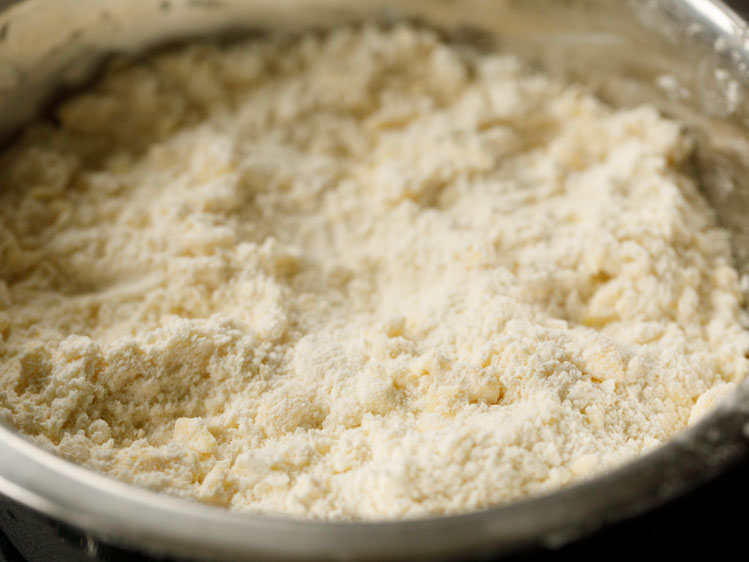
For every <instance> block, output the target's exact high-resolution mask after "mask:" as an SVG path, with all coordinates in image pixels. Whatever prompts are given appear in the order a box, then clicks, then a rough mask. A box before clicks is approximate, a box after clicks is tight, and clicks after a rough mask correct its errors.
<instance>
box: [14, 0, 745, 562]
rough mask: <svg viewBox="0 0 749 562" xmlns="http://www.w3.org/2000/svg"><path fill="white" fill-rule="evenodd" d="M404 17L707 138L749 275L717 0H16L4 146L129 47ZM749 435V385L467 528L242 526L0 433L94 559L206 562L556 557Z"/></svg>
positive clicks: (709, 171)
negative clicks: (707, 411) (671, 429)
mask: <svg viewBox="0 0 749 562" xmlns="http://www.w3.org/2000/svg"><path fill="white" fill-rule="evenodd" d="M399 18H418V19H422V20H425V21H427V22H430V23H433V24H434V25H436V26H439V27H441V28H443V29H445V30H446V31H447V32H450V33H453V34H455V35H457V36H460V38H461V40H465V41H471V42H475V43H476V44H477V45H479V46H480V47H482V48H494V47H499V48H501V49H504V50H508V51H513V52H517V53H519V54H521V55H522V56H524V57H527V58H528V59H529V60H531V61H533V63H534V64H537V65H538V66H540V67H543V68H544V69H546V70H547V71H549V72H552V73H554V74H558V75H562V76H564V77H567V78H571V79H575V80H579V81H581V82H584V83H586V84H587V85H588V86H590V87H591V88H592V89H594V90H595V91H596V92H597V93H598V94H599V95H600V96H601V97H602V98H604V99H606V100H608V101H610V102H611V103H613V104H616V105H622V106H627V105H633V104H637V103H640V102H649V103H653V104H655V105H656V106H658V107H659V108H661V110H662V111H664V112H665V113H667V114H669V115H672V116H674V117H676V118H678V119H681V120H682V121H683V122H685V123H686V124H687V125H688V126H689V127H690V128H691V129H692V131H693V133H694V135H695V137H696V138H697V142H698V150H697V155H696V157H695V159H694V167H695V171H696V173H697V174H699V177H700V179H701V182H702V186H703V188H704V192H705V194H706V196H707V197H708V199H709V200H710V202H711V203H712V204H713V206H714V207H715V209H716V210H717V212H718V216H719V218H720V220H721V222H722V223H723V225H724V226H726V227H727V228H728V229H729V230H730V231H731V232H732V234H733V243H734V249H735V256H736V263H737V266H738V267H739V269H740V270H741V271H742V272H743V273H746V272H749V221H746V220H745V217H747V216H749V215H748V213H749V102H748V101H747V99H746V98H745V93H746V92H747V89H748V88H749V30H748V29H747V26H746V25H745V23H744V22H743V20H742V19H741V18H740V17H738V16H737V15H736V14H735V13H734V12H732V11H730V10H729V9H728V8H727V7H726V6H725V5H724V4H723V3H721V2H719V1H714V0H682V1H679V0H660V1H658V0H564V1H563V0H430V1H424V0H360V1H358V2H346V1H345V0H284V1H279V0H160V1H157V0H129V1H125V0H25V1H17V0H16V1H7V0H5V1H3V0H0V136H6V137H7V136H8V135H10V134H12V132H13V131H14V130H15V129H17V128H18V127H19V126H20V125H21V124H22V123H23V122H25V121H27V120H28V119H30V118H32V117H33V116H34V115H36V114H38V113H39V112H40V111H41V110H43V108H44V105H45V104H46V103H48V102H49V101H50V100H51V99H53V97H54V96H56V95H59V94H60V93H61V92H64V91H65V90H66V89H69V88H73V87H76V86H77V85H80V84H81V83H82V82H83V81H85V80H87V79H89V77H90V76H91V74H92V72H94V71H95V70H96V68H97V66H98V65H99V64H100V63H101V61H102V60H103V58H104V57H105V56H106V55H108V54H110V53H113V52H122V51H129V52H138V51H141V50H143V49H146V48H149V47H152V46H155V45H159V44H163V43H167V42H173V41H178V40H182V39H186V38H189V37H194V36H201V35H216V34H223V35H226V34H228V33H231V34H235V33H243V32H247V31H249V30H257V29H266V28H270V29H275V28H283V29H289V30H300V29H304V28H309V27H316V28H320V27H329V26H333V25H338V24H342V23H345V22H351V21H361V20H384V21H392V20H394V19H399ZM0 173H2V171H0ZM0 392H2V389H0ZM747 435H749V382H747V383H745V384H743V385H742V386H741V387H740V388H739V390H738V391H737V392H735V394H734V395H733V396H732V397H731V398H730V399H729V400H728V401H727V402H726V403H724V404H723V405H722V406H721V407H720V408H719V409H718V410H717V411H715V412H714V413H713V414H712V415H711V416H709V417H708V418H707V419H706V420H704V421H703V422H701V423H700V424H698V425H697V426H695V427H692V428H691V429H689V430H687V431H684V432H683V433H681V434H680V435H678V436H677V437H676V438H674V439H673V440H672V441H671V442H669V443H668V444H666V445H664V446H662V447H660V448H659V449H657V450H655V451H654V452H652V453H651V454H649V455H647V456H645V457H643V458H641V459H639V460H637V461H636V462H633V463H630V464H628V465H626V466H623V467H621V468H619V469H618V470H615V471H612V472H609V473H606V474H604V475H602V476H599V477H596V478H593V479H591V480H589V481H586V482H583V483H580V484H577V485H575V486H571V487H569V488H567V489H565V490H563V491H560V492H556V493H552V494H549V495H546V496H543V497H539V498H535V499H531V500H528V501H522V502H518V503H515V504H512V505H508V506H504V507H498V508H496V509H491V510H486V511H482V512H477V513H472V514H467V515H461V516H453V517H441V518H435V519H426V520H415V521H403V522H392V523H327V522H315V521H304V520H297V519H289V518H278V517H260V516H248V515H241V514H238V513H232V512H229V511H224V510H220V509H216V508H211V507H208V506H205V505H200V504H197V503H195V502H188V501H186V500H177V499H174V498H170V497H167V496H163V495H158V494H154V493H151V492H148V491H144V490H140V489H136V488H133V487H131V486H128V485H125V484H122V483H120V482H115V481H113V480H111V479H109V478H106V477H104V476H101V475H98V474H94V473H92V472H90V471H88V470H85V469H83V468H80V467H77V466H74V465H72V464H70V463H68V462H66V461H64V460H62V459H60V458H58V457H55V456H54V455H51V454H49V453H46V452H44V451H42V450H41V449H39V448H38V447H36V446H35V445H33V444H32V443H31V442H29V441H27V440H26V439H24V438H22V437H20V436H18V435H17V434H16V433H14V431H13V430H12V429H11V428H8V427H0V492H1V493H2V494H3V495H4V496H6V497H7V498H10V499H11V500H12V502H14V503H13V504H12V505H14V506H25V507H24V508H23V510H22V511H23V514H22V515H21V517H27V521H26V522H27V523H28V525H29V526H30V527H29V528H31V527H33V526H34V525H37V527H38V526H39V525H43V524H50V525H52V526H54V525H58V526H57V527H55V528H56V529H57V530H58V531H59V529H60V528H61V527H60V526H59V524H63V527H64V528H66V529H74V530H75V532H76V533H79V534H80V536H83V537H85V538H86V540H85V546H86V547H87V548H88V549H89V550H90V551H91V552H95V551H96V549H97V548H98V545H100V544H114V545H121V546H123V547H127V548H132V549H135V550H137V551H139V552H145V553H150V554H157V555H169V556H171V557H174V558H190V559H197V560H258V559H274V560H317V559H327V560H331V559H334V560H353V559H357V560H407V559H425V558H434V557H439V558H447V557H451V556H467V555H472V556H481V555H485V556H489V555H496V554H507V553H512V552H516V551H518V550H520V549H524V548H527V547H531V546H545V547H551V548H553V547H555V546H559V545H562V544H565V543H567V542H569V541H572V540H575V539H576V538H578V537H580V536H582V535H585V534H587V533H590V532H591V531H593V530H595V529H598V528H600V527H601V526H604V525H607V524H609V523H611V522H614V521H617V520H621V519H623V518H626V517H631V516H633V515H636V514H639V513H642V512H643V511H645V510H649V509H652V508H653V507H655V506H657V505H659V504H662V503H664V502H666V501H668V500H670V499H672V498H674V497H676V496H678V495H680V494H683V493H684V492H685V491H687V490H689V489H691V488H694V487H696V486H698V485H700V484H702V483H704V482H705V481H707V480H708V479H710V478H712V477H713V476H715V475H716V474H718V473H721V472H724V471H726V470H728V469H729V468H730V467H732V466H734V465H735V464H736V463H737V462H739V461H741V460H745V459H747V458H749V443H748V440H747ZM5 501H7V500H5ZM13 509H15V508H13ZM13 509H11V511H10V512H8V513H9V514H10V516H13V517H16V516H17V515H15V514H14V513H16V512H14V511H13ZM3 513H5V512H3ZM24 514H25V515H24ZM45 522H47V523H45ZM50 522H52V523H50ZM37 530H38V529H37ZM29 532H34V531H33V530H32V531H29ZM19 540H23V537H21V538H19ZM32 550H33V549H32ZM42 559H43V558H42Z"/></svg>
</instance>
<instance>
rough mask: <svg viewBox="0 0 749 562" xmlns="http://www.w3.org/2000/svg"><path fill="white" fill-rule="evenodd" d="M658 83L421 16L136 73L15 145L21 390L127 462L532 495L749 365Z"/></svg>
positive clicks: (15, 408)
mask: <svg viewBox="0 0 749 562" xmlns="http://www.w3.org/2000/svg"><path fill="white" fill-rule="evenodd" d="M689 152H690V143H689V142H688V139H687V138H686V137H685V136H684V135H683V134H682V133H681V132H680V129H679V127H678V126H677V124H675V123H673V122H671V121H668V120H666V119H664V118H662V117H660V116H659V115H658V114H657V113H656V111H655V110H653V109H651V108H647V107H641V108H637V109H632V110H627V111H614V110H612V109H611V108H609V107H607V106H605V105H603V104H602V103H600V102H598V101H596V100H595V99H594V98H593V97H591V96H590V95H588V94H586V93H584V92H582V91H581V90H580V89H578V88H575V87H569V86H563V85H560V84H558V83H556V82H554V81H552V80H550V79H548V78H545V77H543V76H538V75H535V74H532V73H530V72H528V71H527V70H525V69H524V68H523V66H522V65H521V64H519V63H518V62H517V61H516V60H514V59H513V58H510V57H507V56H498V55H486V54H479V53H477V52H474V51H472V50H470V49H468V48H465V47H459V46H454V45H450V44H447V43H445V42H444V41H442V40H441V39H439V38H438V36H437V35H435V34H433V33H431V32H428V31H423V30H415V29H412V28H409V27H405V26H401V27H396V28H394V29H392V30H389V31H383V30H378V29H374V28H364V29H342V30H338V31H335V32H333V33H330V34H329V35H325V36H313V35H309V36H304V37H301V38H297V39H288V38H280V37H277V38H273V37H270V38H266V39H262V40H254V41H252V42H247V43H245V44H237V45H233V46H229V47H216V46H206V45H198V46H191V47H188V48H185V49H182V50H179V51H177V52H171V53H166V54H161V55H158V56H155V57H154V58H151V59H150V60H146V61H144V62H142V63H138V64H134V65H120V67H119V68H115V69H113V70H112V71H111V72H110V73H109V74H108V76H107V77H106V78H104V79H103V80H102V81H101V82H100V83H99V84H98V85H97V86H95V87H94V88H93V89H92V90H90V91H87V92H85V93H83V94H80V95H78V96H76V97H74V98H73V99H70V100H69V101H67V102H65V103H64V104H63V105H62V106H60V107H59V108H58V110H57V121H56V122H55V123H52V122H49V123H40V124H37V125H35V126H33V127H31V128H29V129H28V130H27V131H26V132H25V134H24V135H23V136H22V138H21V139H20V140H19V141H18V142H17V143H16V144H15V145H14V146H13V147H11V148H10V149H9V150H7V151H6V152H5V153H4V154H3V155H2V160H1V161H0V182H1V183H2V194H1V195H0V279H2V281H0V334H1V336H2V337H1V339H2V342H1V344H0V388H1V389H2V390H0V413H1V414H2V416H3V417H5V418H6V419H8V420H9V421H10V422H11V423H12V424H14V425H15V426H16V427H17V428H18V429H19V430H20V431H21V432H22V433H24V434H26V435H30V436H32V437H33V438H34V439H35V440H37V441H38V442H39V443H41V444H42V445H44V446H45V447H47V448H49V449H52V450H55V451H57V452H59V453H60V454H62V455H64V456H65V457H67V458H69V459H72V460H74V461H76V462H79V463H83V464H85V465H86V466H89V467H92V468H94V469H96V470H99V471H102V472H104V473H107V474H110V475H112V476H115V477H117V478H120V479H123V480H126V481H129V482H133V483H135V484H138V485H142V486H147V487H149V488H151V489H154V490H160V491H165V492H169V493H172V494H177V495H180V496H184V497H193V498H198V499H200V500H204V501H207V502H212V503H215V504H219V505H224V506H231V507H233V508H238V509H243V510H249V511H256V512H282V513H287V514H296V515H304V516H312V517H318V518H364V519H372V518H401V517H411V516H423V515H428V514H442V513H454V512H462V511H466V510H472V509H477V508H482V507H486V506H490V505H493V504H497V503H500V502H505V501H508V500H513V499H515V498H520V497H523V496H526V495H529V494H538V493H541V492H544V491H547V490H551V489H554V488H557V487H560V486H563V485H566V484H568V483H570V482H572V481H574V480H577V479H579V478H581V477H585V476H587V475H590V474H592V473H594V472H597V471H600V470H603V469H606V468H608V467H611V466H613V465H616V464H618V463H621V462H623V461H625V460H628V459H631V458H633V457H635V456H637V455H639V454H641V453H642V452H643V451H645V450H647V449H649V448H651V447H653V446H655V445H657V444H659V443H662V442H664V441H665V440H667V439H669V438H670V437H671V436H672V435H673V434H674V433H675V432H677V431H678V430H680V429H682V428H684V427H685V426H686V425H687V424H688V423H689V421H690V420H692V419H695V418H696V417H698V416H699V415H700V413H701V412H703V411H705V410H706V409H707V408H709V407H710V406H711V405H712V404H713V403H714V402H715V401H716V400H717V399H718V398H719V397H720V396H721V395H723V394H725V393H726V392H728V391H729V390H730V389H731V388H732V387H733V386H734V385H735V383H736V382H737V381H739V380H740V379H742V378H743V377H744V376H745V374H746V373H747V370H748V368H749V365H748V361H747V359H745V357H744V352H745V350H746V349H747V348H748V347H749V336H747V333H746V332H744V331H743V329H742V325H741V310H740V304H741V303H740V300H741V295H740V291H739V286H738V281H737V273H736V271H735V270H734V269H733V268H732V265H731V256H730V251H729V243H728V237H727V234H726V233H725V232H724V231H722V230H720V229H719V228H718V227H717V226H716V222H715V219H714V216H713V214H712V212H711V211H710V210H709V208H708V206H707V204H706V203H705V202H704V201H703V199H702V198H701V197H700V195H699V194H698V192H697V190H696V188H695V185H694V182H693V180H692V179H690V177H688V176H687V175H685V174H684V173H682V172H681V171H680V164H681V163H682V162H683V161H684V160H685V159H686V158H687V157H688V155H689Z"/></svg>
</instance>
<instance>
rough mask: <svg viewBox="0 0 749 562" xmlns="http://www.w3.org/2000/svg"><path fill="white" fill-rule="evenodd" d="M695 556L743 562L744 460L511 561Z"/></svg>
mask: <svg viewBox="0 0 749 562" xmlns="http://www.w3.org/2000/svg"><path fill="white" fill-rule="evenodd" d="M727 3H728V4H730V5H731V6H733V7H734V8H735V9H736V10H737V11H738V12H740V13H741V14H742V15H744V16H745V17H748V16H749V0H729V1H728V2H727ZM6 523H7V521H6ZM4 528H5V527H4V524H3V520H2V519H0V562H26V559H24V558H23V557H22V556H21V555H20V554H19V553H18V550H17V549H16V547H15V546H14V545H13V544H12V543H11V542H10V541H9V540H8V538H7V536H6V535H5V534H4V533H3V529H4ZM70 542H71V543H75V542H76V541H75V539H72V540H71V541H70ZM59 546H60V548H59V549H56V550H57V552H56V553H55V554H52V553H49V555H48V556H49V557H48V558H47V559H46V560H45V562H58V561H59V562H63V561H65V560H68V559H70V560H72V558H68V557H67V555H66V554H65V553H64V551H65V550H67V548H65V547H64V546H63V544H62V542H61V543H60V545H59ZM72 550H74V549H73V548H72V547H71V552H72ZM698 556H699V557H700V558H702V557H705V558H707V561H708V562H710V561H711V560H720V561H722V560H749V461H746V462H744V463H743V464H741V465H739V466H737V467H735V468H734V469H733V470H732V471H730V472H729V473H727V474H724V475H723V476H720V477H719V478H717V479H716V480H714V481H712V482H710V483H709V484H707V485H705V486H703V487H701V488H700V489H698V490H696V491H694V492H692V493H689V494H687V495H686V496H684V497H682V498H680V499H677V500H675V501H672V502H670V503H669V504H667V505H665V506H663V507H661V508H659V509H657V510H655V511H653V512H650V513H648V514H646V515H643V516H640V517H637V518H635V519H632V520H629V521H624V522H622V523H619V524H617V525H614V526H611V527H608V528H606V529H604V530H602V531H599V532H598V533H596V534H594V535H593V536H591V537H588V538H586V539H584V540H582V541H578V542H576V543H574V544H572V545H569V546H567V547H564V548H562V549H560V550H558V551H554V552H536V553H531V554H526V555H523V556H519V557H515V558H514V559H513V560H518V561H533V560H548V559H549V558H552V557H561V558H565V559H566V558H575V559H578V560H593V559H596V560H600V561H601V562H604V561H606V562H608V560H616V559H619V558H631V559H633V560H637V559H641V560H655V559H664V560H693V559H695V557H698ZM45 558H46V557H45ZM91 560H92V562H95V561H96V560H107V561H112V562H129V561H130V560H132V561H133V562H135V561H136V560H137V561H138V562H142V561H144V560H148V559H146V558H143V557H140V556H134V557H130V556H128V555H127V554H126V553H124V552H122V551H119V550H117V549H112V550H107V549H105V550H103V551H101V555H100V556H99V557H97V558H91Z"/></svg>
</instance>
